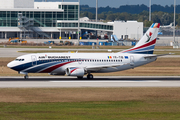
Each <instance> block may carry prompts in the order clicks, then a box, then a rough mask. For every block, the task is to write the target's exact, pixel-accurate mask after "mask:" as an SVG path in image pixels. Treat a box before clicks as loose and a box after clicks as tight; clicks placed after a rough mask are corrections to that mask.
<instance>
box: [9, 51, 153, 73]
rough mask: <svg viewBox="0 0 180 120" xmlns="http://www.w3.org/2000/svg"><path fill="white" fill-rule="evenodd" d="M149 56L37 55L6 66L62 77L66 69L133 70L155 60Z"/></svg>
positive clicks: (95, 54)
mask: <svg viewBox="0 0 180 120" xmlns="http://www.w3.org/2000/svg"><path fill="white" fill-rule="evenodd" d="M146 56H149V54H128V53H37V54H28V55H23V56H20V57H18V58H17V59H16V60H14V61H12V62H10V63H9V64H8V65H7V66H8V67H9V68H11V69H14V70H16V71H18V72H22V73H50V74H51V75H64V74H65V73H66V69H67V68H73V67H74V68H82V69H84V70H85V71H86V73H94V72H97V73H105V72H115V71H122V70H126V69H131V68H135V67H138V66H141V65H144V64H147V63H150V62H153V61H155V60H156V57H153V58H145V57H146Z"/></svg>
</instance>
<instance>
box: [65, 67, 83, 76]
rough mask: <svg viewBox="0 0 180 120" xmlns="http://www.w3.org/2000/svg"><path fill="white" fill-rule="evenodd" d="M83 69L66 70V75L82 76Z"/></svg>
mask: <svg viewBox="0 0 180 120" xmlns="http://www.w3.org/2000/svg"><path fill="white" fill-rule="evenodd" d="M84 74H85V71H84V68H67V69H66V75H68V76H84Z"/></svg>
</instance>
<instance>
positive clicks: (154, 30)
mask: <svg viewBox="0 0 180 120" xmlns="http://www.w3.org/2000/svg"><path fill="white" fill-rule="evenodd" d="M159 27H160V23H153V24H152V25H151V27H150V28H149V29H148V31H147V32H146V33H145V34H144V36H143V37H142V38H141V40H140V41H139V42H138V43H137V44H136V46H134V47H133V48H131V49H128V50H124V51H122V52H121V53H134V54H153V52H154V47H155V44H156V38H157V35H158V31H159Z"/></svg>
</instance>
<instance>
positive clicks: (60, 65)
mask: <svg viewBox="0 0 180 120" xmlns="http://www.w3.org/2000/svg"><path fill="white" fill-rule="evenodd" d="M72 62H73V61H70V62H66V63H61V64H58V65H55V66H52V67H50V68H47V69H45V70H43V71H41V72H40V73H50V72H52V71H53V70H55V69H57V68H59V67H62V66H64V65H66V64H69V63H72Z"/></svg>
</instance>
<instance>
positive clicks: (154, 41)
mask: <svg viewBox="0 0 180 120" xmlns="http://www.w3.org/2000/svg"><path fill="white" fill-rule="evenodd" d="M155 43H156V39H154V40H153V41H151V42H149V43H147V44H144V45H142V46H139V47H137V48H132V49H129V50H126V51H123V52H129V51H133V50H137V49H141V48H143V47H148V46H150V45H153V44H155Z"/></svg>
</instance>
